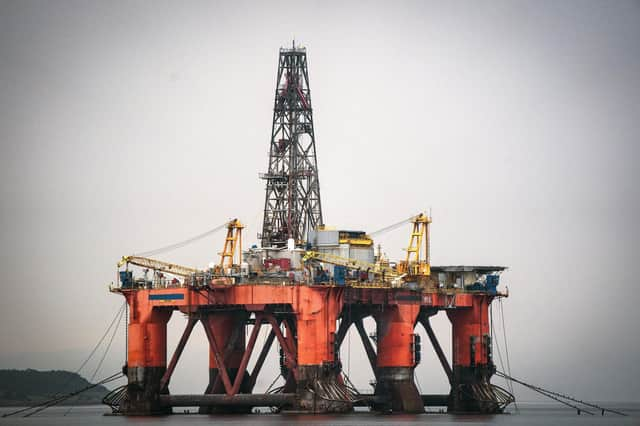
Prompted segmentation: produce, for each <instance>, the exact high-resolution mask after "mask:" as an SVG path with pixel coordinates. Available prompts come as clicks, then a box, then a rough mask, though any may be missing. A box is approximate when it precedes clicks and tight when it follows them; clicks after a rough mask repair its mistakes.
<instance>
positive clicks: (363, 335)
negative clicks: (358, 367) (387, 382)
mask: <svg viewBox="0 0 640 426" xmlns="http://www.w3.org/2000/svg"><path fill="white" fill-rule="evenodd" d="M354 324H355V325H356V329H357V330H358V334H359V335H360V339H361V340H362V345H363V346H364V350H365V352H366V353H367V358H369V364H371V369H372V370H373V372H374V374H375V371H376V366H377V363H378V355H376V351H375V349H373V345H372V344H371V340H369V336H367V332H366V331H365V329H364V324H363V323H362V319H359V320H357V321H354Z"/></svg>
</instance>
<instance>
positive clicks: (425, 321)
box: [418, 314, 453, 383]
mask: <svg viewBox="0 0 640 426" xmlns="http://www.w3.org/2000/svg"><path fill="white" fill-rule="evenodd" d="M418 321H420V324H422V326H423V327H424V329H425V331H426V332H427V336H429V340H430V341H431V345H432V346H433V349H434V350H435V351H436V355H437V356H438V359H439V360H440V364H441V365H442V368H443V369H444V372H445V374H446V375H447V378H448V379H449V383H453V371H451V366H450V365H449V361H447V357H446V356H445V354H444V351H443V350H442V347H441V346H440V342H438V338H437V337H436V334H435V333H434V332H433V329H432V328H431V322H430V321H429V316H428V315H427V314H420V316H419V317H418Z"/></svg>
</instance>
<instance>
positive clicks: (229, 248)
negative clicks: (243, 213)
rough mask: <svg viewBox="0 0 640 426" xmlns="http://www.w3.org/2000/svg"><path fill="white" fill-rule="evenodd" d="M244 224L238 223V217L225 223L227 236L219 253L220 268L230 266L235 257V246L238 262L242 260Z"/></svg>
mask: <svg viewBox="0 0 640 426" xmlns="http://www.w3.org/2000/svg"><path fill="white" fill-rule="evenodd" d="M243 228H244V225H243V224H242V223H240V221H239V220H238V219H233V220H231V221H229V222H228V223H227V237H226V238H225V240H224V247H223V248H222V252H221V253H218V254H219V255H220V268H221V269H222V270H224V268H225V267H226V268H231V267H232V266H233V265H234V263H233V258H234V257H235V253H236V247H238V253H240V255H239V257H240V261H239V262H238V263H240V262H242V229H243Z"/></svg>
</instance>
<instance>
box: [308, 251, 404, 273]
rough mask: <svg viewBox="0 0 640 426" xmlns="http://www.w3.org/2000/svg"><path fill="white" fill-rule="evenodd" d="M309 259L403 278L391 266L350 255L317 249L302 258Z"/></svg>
mask: <svg viewBox="0 0 640 426" xmlns="http://www.w3.org/2000/svg"><path fill="white" fill-rule="evenodd" d="M309 260H317V261H320V262H325V263H330V264H332V265H338V266H344V267H347V268H349V269H360V270H361V271H369V272H371V273H373V274H375V275H378V276H382V277H384V280H386V279H387V278H388V279H390V280H393V279H397V278H401V274H399V273H398V272H397V271H395V270H394V269H393V268H391V267H390V266H385V265H382V264H380V263H369V262H365V261H362V260H357V259H351V258H348V257H341V256H336V255H334V254H328V253H320V252H317V251H307V252H306V253H305V255H304V257H303V258H302V261H303V262H307V261H309Z"/></svg>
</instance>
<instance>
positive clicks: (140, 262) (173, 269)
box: [118, 256, 202, 277]
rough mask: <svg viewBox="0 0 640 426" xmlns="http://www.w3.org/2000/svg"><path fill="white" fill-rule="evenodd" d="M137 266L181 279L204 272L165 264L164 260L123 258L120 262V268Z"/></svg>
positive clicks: (173, 264)
mask: <svg viewBox="0 0 640 426" xmlns="http://www.w3.org/2000/svg"><path fill="white" fill-rule="evenodd" d="M125 264H127V265H136V266H141V267H143V268H149V269H153V270H154V271H158V272H167V273H169V274H172V275H178V276H181V277H189V276H191V275H193V274H195V273H199V272H202V271H201V270H199V269H195V268H190V267H188V266H182V265H176V264H175V263H169V262H164V261H162V260H157V259H151V258H148V257H141V256H122V259H120V262H118V268H121V267H122V266H123V265H125Z"/></svg>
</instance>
